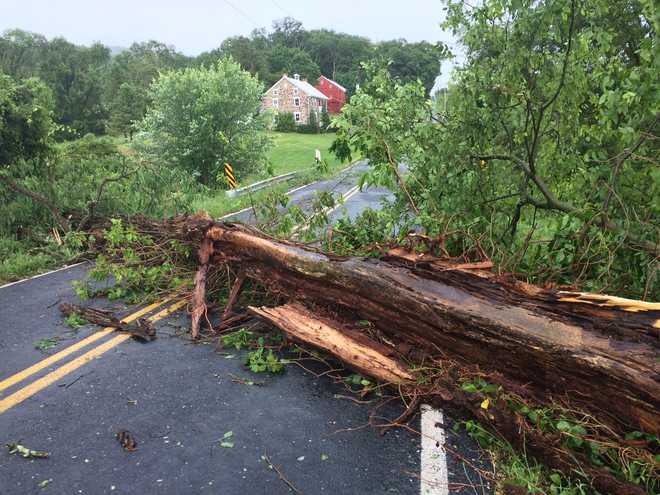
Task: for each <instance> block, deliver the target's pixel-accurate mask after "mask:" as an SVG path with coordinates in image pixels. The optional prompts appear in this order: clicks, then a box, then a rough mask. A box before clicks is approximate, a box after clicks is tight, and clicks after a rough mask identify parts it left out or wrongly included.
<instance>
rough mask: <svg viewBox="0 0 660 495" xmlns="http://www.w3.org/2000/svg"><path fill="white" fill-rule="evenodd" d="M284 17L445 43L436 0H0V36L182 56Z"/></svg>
mask: <svg viewBox="0 0 660 495" xmlns="http://www.w3.org/2000/svg"><path fill="white" fill-rule="evenodd" d="M287 15H290V16H292V17H295V18H296V19H298V20H300V21H302V22H303V24H304V26H305V28H306V29H315V28H330V29H334V30H336V31H340V32H346V33H350V34H359V35H362V36H367V37H369V38H371V39H372V40H375V41H381V40H386V39H393V38H406V39H407V40H409V41H420V40H427V41H449V37H448V36H447V35H446V34H445V33H443V32H442V30H441V29H440V27H439V23H440V22H441V21H442V18H443V6H442V2H441V0H402V1H398V0H397V1H394V0H327V1H323V2H322V1H319V0H187V1H185V0H105V1H102V2H101V1H98V0H97V1H94V0H0V31H4V30H6V29H9V28H20V29H25V30H27V31H34V32H37V33H41V34H44V35H46V36H47V37H49V38H50V37H53V36H64V37H65V38H67V39H68V40H70V41H72V42H74V43H79V44H89V43H91V42H93V41H100V42H102V43H104V44H106V45H111V46H129V45H130V44H131V43H132V42H133V41H144V40H148V39H156V40H159V41H163V42H165V43H167V44H171V45H174V46H176V48H177V49H179V50H181V51H182V52H184V53H186V54H188V55H197V54H199V53H200V52H203V51H205V50H210V49H212V48H216V47H217V46H219V45H220V43H221V42H222V40H223V39H225V38H226V37H228V36H233V35H237V34H249V33H250V31H252V29H254V28H256V27H267V28H269V29H270V27H271V24H272V22H273V20H274V19H280V18H282V17H285V16H287Z"/></svg>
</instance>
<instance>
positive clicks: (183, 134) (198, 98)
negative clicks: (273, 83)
mask: <svg viewBox="0 0 660 495" xmlns="http://www.w3.org/2000/svg"><path fill="white" fill-rule="evenodd" d="M262 94H263V86H262V84H261V83H260V82H259V81H258V80H257V78H255V77H253V76H252V75H250V73H249V72H247V71H245V70H243V69H242V68H241V66H240V65H239V64H237V63H236V62H234V61H233V60H232V59H231V58H223V59H221V60H219V61H218V62H217V63H216V64H214V65H212V66H210V67H199V68H186V69H183V70H178V71H172V72H167V73H164V74H161V75H160V77H159V78H158V79H156V81H155V82H154V83H153V84H152V86H151V89H150V97H151V100H152V102H153V103H152V105H151V107H150V108H149V109H148V111H147V114H146V116H145V118H144V120H143V121H142V123H141V124H140V125H139V129H140V130H141V131H143V132H144V133H145V135H146V137H147V138H148V139H147V141H146V143H147V146H146V148H145V150H144V151H145V152H146V153H148V154H149V155H150V156H154V157H155V158H156V159H157V160H158V161H159V162H161V163H163V164H166V165H169V166H171V167H177V168H178V169H180V170H182V171H185V172H187V173H189V174H192V175H193V176H195V177H196V178H197V180H198V181H199V182H201V183H202V184H204V185H206V186H216V185H218V183H219V182H224V180H223V178H224V174H223V165H224V163H225V162H229V163H231V165H232V166H233V168H234V170H235V171H236V172H237V173H238V175H239V178H240V175H241V174H243V173H247V172H253V171H261V170H263V169H264V168H265V165H266V152H267V151H268V148H269V146H270V139H269V138H268V136H267V135H266V134H265V133H264V132H263V131H264V130H265V128H266V119H265V116H264V115H263V114H261V113H260V110H261V95H262ZM218 179H220V180H218Z"/></svg>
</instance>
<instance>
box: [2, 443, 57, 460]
mask: <svg viewBox="0 0 660 495" xmlns="http://www.w3.org/2000/svg"><path fill="white" fill-rule="evenodd" d="M6 447H7V448H8V449H9V453H10V454H16V455H19V456H21V457H25V458H26V459H28V458H34V459H46V458H48V457H50V453H49V452H44V451H43V450H32V449H29V448H27V447H26V446H25V445H21V444H20V443H8V444H7V445H6Z"/></svg>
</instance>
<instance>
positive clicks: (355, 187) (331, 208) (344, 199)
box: [291, 186, 360, 234]
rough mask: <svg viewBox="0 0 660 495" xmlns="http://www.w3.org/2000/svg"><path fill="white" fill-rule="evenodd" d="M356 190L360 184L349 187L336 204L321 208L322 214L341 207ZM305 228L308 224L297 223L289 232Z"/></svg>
mask: <svg viewBox="0 0 660 495" xmlns="http://www.w3.org/2000/svg"><path fill="white" fill-rule="evenodd" d="M358 192H360V186H353V187H352V188H351V189H349V190H348V191H346V192H345V193H344V194H342V195H341V196H340V198H339V199H338V200H337V204H336V205H335V206H330V207H328V208H326V209H325V210H323V214H325V215H326V216H328V215H330V214H331V213H334V212H335V211H336V210H338V209H339V208H341V207H342V206H344V205H345V204H346V202H347V201H348V200H349V199H351V198H352V197H353V196H355V195H356V194H357V193H358ZM307 229H309V224H302V225H300V224H299V225H297V226H296V227H294V228H293V229H292V230H291V234H297V233H298V232H301V231H302V232H304V231H306V230H307Z"/></svg>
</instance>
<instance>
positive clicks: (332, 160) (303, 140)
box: [194, 132, 348, 218]
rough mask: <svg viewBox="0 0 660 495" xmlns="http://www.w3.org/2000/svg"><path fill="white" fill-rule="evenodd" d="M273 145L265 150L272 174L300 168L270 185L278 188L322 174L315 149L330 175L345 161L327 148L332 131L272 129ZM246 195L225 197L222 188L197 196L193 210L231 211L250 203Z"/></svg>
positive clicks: (245, 181)
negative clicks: (278, 130)
mask: <svg viewBox="0 0 660 495" xmlns="http://www.w3.org/2000/svg"><path fill="white" fill-rule="evenodd" d="M270 135H271V138H272V139H273V144H274V146H273V148H272V149H271V150H270V152H269V153H268V159H269V160H270V162H271V164H272V167H273V174H274V175H282V174H286V173H289V172H295V171H301V173H300V174H299V175H298V176H296V178H295V179H292V180H291V181H287V182H286V183H280V184H276V185H274V186H273V188H277V189H280V190H283V191H284V190H288V189H290V188H292V187H295V185H297V184H303V183H307V182H311V181H313V180H317V179H320V178H321V175H320V173H319V172H317V171H316V170H315V167H314V165H315V160H314V152H315V150H317V149H318V150H319V151H320V152H321V158H322V159H323V160H325V161H326V162H327V164H328V173H327V175H332V174H334V173H336V172H337V171H338V170H340V169H342V168H343V167H346V166H347V165H348V164H347V163H343V164H342V163H341V162H340V161H339V160H338V159H337V157H335V156H334V155H333V154H332V153H330V151H329V148H330V145H331V144H332V142H333V141H334V139H335V136H334V134H332V133H329V134H299V133H297V132H272V133H271V134H270ZM267 177H268V176H266V175H265V174H254V175H250V176H248V177H245V178H244V179H242V180H240V181H239V184H238V187H244V186H248V185H250V184H253V183H255V182H257V181H259V180H263V179H266V178H267ZM268 190H270V188H265V189H262V190H261V191H258V192H256V193H255V194H254V195H253V197H252V201H258V198H259V196H260V195H262V194H265V193H266V192H267V191H268ZM250 204H251V199H250V197H249V195H247V194H244V195H242V196H238V197H235V198H228V197H227V196H226V195H225V192H224V190H221V191H216V192H214V193H213V195H212V196H210V197H204V198H199V199H198V200H196V201H195V203H194V209H195V210H204V211H207V212H208V213H209V214H210V215H211V216H212V217H214V218H217V217H220V216H222V215H225V214H227V213H230V212H232V211H238V210H240V209H242V208H245V207H247V206H250Z"/></svg>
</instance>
